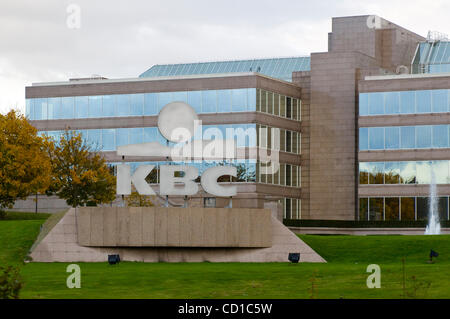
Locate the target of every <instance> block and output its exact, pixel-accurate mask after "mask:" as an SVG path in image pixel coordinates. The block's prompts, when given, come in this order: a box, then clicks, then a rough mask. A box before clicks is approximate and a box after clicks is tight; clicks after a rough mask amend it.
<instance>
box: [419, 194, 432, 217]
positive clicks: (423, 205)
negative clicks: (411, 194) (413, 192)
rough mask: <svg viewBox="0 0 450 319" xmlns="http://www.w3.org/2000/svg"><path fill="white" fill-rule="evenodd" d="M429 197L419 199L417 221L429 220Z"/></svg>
mask: <svg viewBox="0 0 450 319" xmlns="http://www.w3.org/2000/svg"><path fill="white" fill-rule="evenodd" d="M428 206H429V197H417V220H427V219H428Z"/></svg>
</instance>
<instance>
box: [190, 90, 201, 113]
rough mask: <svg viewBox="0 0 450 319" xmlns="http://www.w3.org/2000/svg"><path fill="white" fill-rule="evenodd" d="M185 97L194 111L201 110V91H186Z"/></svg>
mask: <svg viewBox="0 0 450 319" xmlns="http://www.w3.org/2000/svg"><path fill="white" fill-rule="evenodd" d="M187 99H188V101H187V103H188V104H189V105H190V106H192V107H193V108H194V110H195V112H197V113H201V112H202V91H189V92H187Z"/></svg>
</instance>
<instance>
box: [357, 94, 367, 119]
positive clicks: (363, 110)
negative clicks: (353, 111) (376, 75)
mask: <svg viewBox="0 0 450 319" xmlns="http://www.w3.org/2000/svg"><path fill="white" fill-rule="evenodd" d="M368 113H369V94H368V93H359V115H361V116H365V115H368Z"/></svg>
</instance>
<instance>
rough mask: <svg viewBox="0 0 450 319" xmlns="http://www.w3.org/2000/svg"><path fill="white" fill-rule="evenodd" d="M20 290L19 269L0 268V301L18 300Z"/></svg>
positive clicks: (10, 267)
mask: <svg viewBox="0 0 450 319" xmlns="http://www.w3.org/2000/svg"><path fill="white" fill-rule="evenodd" d="M21 288H22V278H21V277H20V275H19V268H16V267H12V266H8V267H0V299H18V298H19V292H20V289H21Z"/></svg>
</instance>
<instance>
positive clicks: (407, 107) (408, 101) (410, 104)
mask: <svg viewBox="0 0 450 319" xmlns="http://www.w3.org/2000/svg"><path fill="white" fill-rule="evenodd" d="M415 112H416V94H415V92H414V91H402V92H400V113H403V114H411V113H415Z"/></svg>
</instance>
